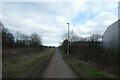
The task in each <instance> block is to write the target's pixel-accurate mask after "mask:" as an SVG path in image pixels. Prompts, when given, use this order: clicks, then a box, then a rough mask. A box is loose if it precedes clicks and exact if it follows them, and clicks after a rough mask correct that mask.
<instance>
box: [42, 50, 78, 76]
mask: <svg viewBox="0 0 120 80" xmlns="http://www.w3.org/2000/svg"><path fill="white" fill-rule="evenodd" d="M43 78H77V76H76V74H75V73H74V72H73V71H72V70H71V68H70V67H69V66H68V65H67V64H66V63H65V61H64V60H63V58H62V55H61V54H60V51H59V50H58V49H56V51H55V54H54V55H53V57H52V59H51V61H50V64H49V66H48V68H47V69H46V71H45V72H44V73H43Z"/></svg>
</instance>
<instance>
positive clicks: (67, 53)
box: [67, 23, 69, 55]
mask: <svg viewBox="0 0 120 80" xmlns="http://www.w3.org/2000/svg"><path fill="white" fill-rule="evenodd" d="M67 24H68V52H67V54H68V55H69V23H67Z"/></svg>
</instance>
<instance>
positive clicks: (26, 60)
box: [2, 48, 54, 78]
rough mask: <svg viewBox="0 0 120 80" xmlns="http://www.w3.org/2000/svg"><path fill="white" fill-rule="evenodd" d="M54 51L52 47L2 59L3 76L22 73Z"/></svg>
mask: <svg viewBox="0 0 120 80" xmlns="http://www.w3.org/2000/svg"><path fill="white" fill-rule="evenodd" d="M53 52H54V48H52V49H47V50H46V51H44V52H40V53H34V54H30V55H26V56H20V57H15V58H5V59H3V65H2V66H3V75H2V76H3V78H11V77H16V76H19V75H22V74H24V73H25V72H26V71H27V70H29V69H30V68H31V67H32V66H33V65H34V64H36V63H37V62H39V61H44V60H46V59H47V58H49V57H50V56H51V55H52V54H53Z"/></svg>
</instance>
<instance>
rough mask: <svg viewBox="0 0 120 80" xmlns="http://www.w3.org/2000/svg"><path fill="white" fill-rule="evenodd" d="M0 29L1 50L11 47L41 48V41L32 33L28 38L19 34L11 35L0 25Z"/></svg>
mask: <svg viewBox="0 0 120 80" xmlns="http://www.w3.org/2000/svg"><path fill="white" fill-rule="evenodd" d="M0 26H1V29H2V31H1V32H2V48H3V49H5V48H12V47H21V48H23V47H37V48H41V46H42V39H41V37H40V36H39V35H38V34H36V33H32V34H31V35H30V36H28V35H25V34H23V33H20V32H16V34H14V35H13V34H12V33H11V32H10V31H9V30H8V29H7V28H5V27H4V26H3V24H2V23H1V24H0Z"/></svg>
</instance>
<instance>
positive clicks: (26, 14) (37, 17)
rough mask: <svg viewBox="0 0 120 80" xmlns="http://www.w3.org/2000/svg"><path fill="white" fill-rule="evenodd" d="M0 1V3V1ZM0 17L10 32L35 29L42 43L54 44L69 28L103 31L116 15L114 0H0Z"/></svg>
mask: <svg viewBox="0 0 120 80" xmlns="http://www.w3.org/2000/svg"><path fill="white" fill-rule="evenodd" d="M0 4H1V3H0ZM0 8H2V13H0V18H1V19H2V22H3V24H4V25H5V27H7V28H8V29H9V30H10V31H11V32H12V33H15V32H16V31H20V32H21V33H24V34H26V35H30V34H31V33H34V32H35V33H37V34H39V35H41V37H42V43H43V44H44V45H48V46H58V45H59V44H60V42H61V41H62V40H63V35H64V34H65V33H67V24H66V23H67V22H69V23H70V30H73V31H74V32H75V33H76V34H77V35H79V36H82V37H86V36H88V35H89V34H90V33H92V34H103V33H104V31H105V30H106V28H107V27H108V26H109V25H111V24H112V23H114V22H115V21H117V19H118V0H113V1H112V0H106V1H101V0H99V1H95V2H92V1H88V0H76V1H71V2H69V1H66V2H65V1H64V2H63V1H60V2H55V1H53V2H44V1H42V2H10V1H9V2H3V3H2V6H0Z"/></svg>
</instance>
